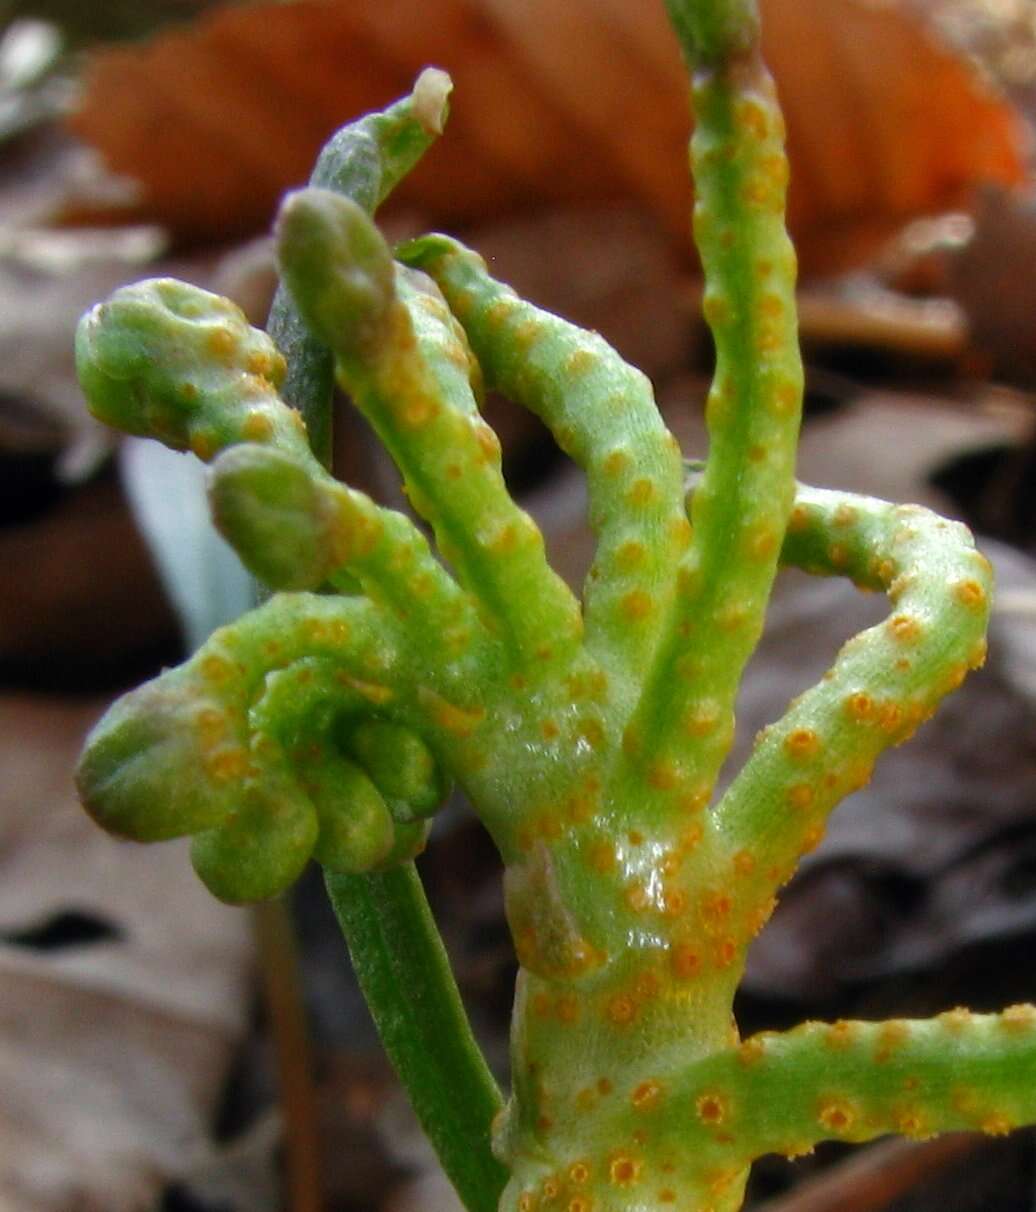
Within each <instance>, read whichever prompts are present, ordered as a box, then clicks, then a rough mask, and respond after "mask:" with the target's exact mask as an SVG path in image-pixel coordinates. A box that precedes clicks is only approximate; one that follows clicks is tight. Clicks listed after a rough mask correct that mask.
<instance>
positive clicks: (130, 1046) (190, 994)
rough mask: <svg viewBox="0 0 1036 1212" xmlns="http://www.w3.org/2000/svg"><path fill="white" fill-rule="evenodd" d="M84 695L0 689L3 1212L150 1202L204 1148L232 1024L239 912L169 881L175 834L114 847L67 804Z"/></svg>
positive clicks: (243, 972) (174, 867)
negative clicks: (150, 844)
mask: <svg viewBox="0 0 1036 1212" xmlns="http://www.w3.org/2000/svg"><path fill="white" fill-rule="evenodd" d="M101 707H102V704H99V703H93V702H87V703H82V702H80V703H76V702H69V701H66V700H60V699H49V698H45V697H42V696H30V695H23V696H8V697H6V698H2V699H0V738H2V739H0V766H2V767H3V770H4V780H3V785H2V788H0V990H2V995H0V1207H2V1208H4V1209H5V1212H7V1210H8V1209H10V1210H11V1212H67V1210H68V1209H69V1208H77V1209H82V1210H83V1212H91V1210H93V1209H97V1210H98V1212H99V1210H100V1209H102V1208H103V1209H104V1210H105V1212H123V1210H124V1212H132V1210H133V1209H137V1208H142V1207H148V1206H150V1205H151V1203H152V1202H153V1201H154V1199H155V1197H156V1196H157V1194H158V1192H159V1190H160V1189H161V1186H162V1183H163V1181H164V1180H166V1179H168V1178H171V1177H175V1176H179V1175H181V1174H183V1173H184V1172H186V1171H187V1170H189V1169H191V1168H192V1167H193V1166H194V1165H195V1164H197V1163H198V1161H199V1160H200V1159H201V1158H202V1157H204V1156H205V1155H206V1153H207V1152H208V1150H209V1146H208V1136H209V1131H208V1128H209V1120H210V1117H211V1115H212V1113H213V1108H214V1104H215V1100H216V1099H217V1097H218V1095H219V1092H220V1089H221V1085H222V1082H223V1079H224V1077H225V1074H226V1071H227V1066H228V1064H229V1060H230V1058H231V1055H232V1047H233V1043H234V1041H235V1040H236V1039H237V1038H238V1037H239V1036H240V1034H241V1033H242V1030H243V1027H244V1018H245V1011H246V1006H247V1002H246V996H245V995H246V990H247V969H248V965H249V954H250V942H249V933H248V924H247V918H246V917H245V916H244V915H243V914H241V913H240V912H235V911H234V910H231V909H227V908H226V907H225V906H221V905H218V904H217V903H216V902H215V901H213V899H212V898H211V897H210V896H208V895H207V894H206V893H205V891H204V890H203V889H202V888H201V887H199V886H197V885H196V884H192V883H191V881H189V880H186V879H185V878H184V865H185V856H184V854H183V848H182V846H181V845H179V844H178V843H174V844H173V845H172V846H159V847H154V848H148V849H147V850H146V851H143V850H141V851H140V852H139V853H136V852H135V853H134V854H133V855H132V856H130V855H128V854H127V853H126V845H125V844H124V843H123V844H120V843H118V842H115V841H113V840H112V839H111V838H108V837H106V836H105V835H104V834H102V833H101V832H100V831H99V830H98V829H97V828H96V826H95V825H94V824H93V823H92V822H91V821H90V820H89V819H88V818H87V817H86V815H85V814H84V813H83V811H82V809H81V808H80V807H79V805H78V803H77V802H76V799H75V794H74V791H73V788H72V783H71V771H72V765H73V763H74V760H75V755H76V754H77V752H78V750H79V747H80V745H81V743H82V737H83V735H84V733H85V731H86V728H87V726H88V725H89V724H90V723H92V722H93V720H94V718H96V716H97V715H98V714H99V713H100V710H101ZM131 857H132V860H133V861H132V862H131V861H130V858H131ZM73 915H74V916H73ZM62 917H64V920H65V921H66V922H67V921H69V920H73V921H77V922H80V923H87V924H91V923H92V925H93V929H94V934H93V938H92V941H91V939H90V938H89V937H83V938H81V940H80V941H79V942H78V943H76V942H75V940H74V938H69V937H66V939H65V945H62V946H54V945H53V940H54V936H55V934H56V933H57V930H56V925H55V924H56V923H60V921H61V920H62ZM48 935H49V936H50V938H51V944H52V945H51V946H49V947H44V946H41V940H42V939H44V938H45V937H47V936H48Z"/></svg>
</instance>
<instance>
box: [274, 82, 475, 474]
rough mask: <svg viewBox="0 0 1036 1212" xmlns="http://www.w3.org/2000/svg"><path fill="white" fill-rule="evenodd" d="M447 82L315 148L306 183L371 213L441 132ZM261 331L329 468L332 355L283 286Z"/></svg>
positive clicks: (423, 88)
mask: <svg viewBox="0 0 1036 1212" xmlns="http://www.w3.org/2000/svg"><path fill="white" fill-rule="evenodd" d="M451 87H452V85H451V84H450V80H449V77H448V76H447V75H446V74H445V73H444V72H440V71H437V70H436V69H434V68H431V69H428V70H427V71H425V72H423V73H422V74H421V76H420V77H418V80H417V83H416V84H415V85H414V91H413V93H412V94H411V95H410V96H409V97H404V98H403V99H402V100H400V101H397V102H396V104H395V105H392V106H390V107H389V108H388V109H387V110H385V111H384V112H383V113H372V114H367V115H366V116H365V117H363V118H360V119H359V120H358V121H357V122H353V123H350V124H349V125H348V126H344V127H343V128H342V129H341V130H340V131H339V132H338V133H337V134H336V135H335V136H334V137H333V138H332V139H331V140H330V142H329V143H328V144H327V146H326V147H325V148H324V150H323V151H322V152H321V153H320V158H319V159H318V160H317V163H316V166H315V168H314V169H313V174H312V176H311V177H310V184H311V185H316V186H319V187H320V188H322V189H331V190H334V191H335V192H336V193H340V194H344V195H345V196H346V197H348V198H351V199H352V200H353V201H354V202H356V203H357V205H359V206H362V207H363V209H364V210H366V211H367V212H368V213H369V214H373V213H374V211H375V209H376V208H377V207H378V205H379V204H380V203H381V202H383V201H384V200H385V198H387V197H388V195H389V194H390V193H391V192H392V190H393V189H394V188H395V187H396V185H398V184H399V182H400V181H401V180H402V179H403V177H405V176H406V174H407V173H408V172H409V171H410V169H411V168H413V167H414V165H415V164H416V163H417V161H418V160H420V158H421V156H422V155H423V154H424V153H425V151H426V150H427V149H428V148H429V147H430V146H431V144H432V143H433V142H434V140H435V138H436V136H438V135H439V134H441V133H442V129H443V124H444V123H445V121H446V115H447V112H448V106H447V97H448V96H449V92H450V88H451ZM267 330H268V331H269V334H270V336H271V337H272V338H273V340H274V342H275V343H276V345H277V348H278V349H279V350H280V351H281V353H282V354H283V355H284V357H285V359H286V360H287V363H288V377H287V379H286V380H285V383H284V398H285V399H286V400H287V402H288V403H289V404H291V405H292V406H293V407H294V408H297V409H298V410H299V411H300V412H301V413H302V417H303V419H304V420H305V422H306V429H307V431H308V433H309V441H310V445H311V446H312V448H313V452H314V454H315V455H316V456H317V458H318V459H319V460H320V461H321V463H323V464H324V465H325V466H326V467H330V465H331V391H332V388H333V387H334V359H333V357H332V355H331V352H330V350H329V349H328V348H327V346H326V345H324V343H323V342H322V341H318V340H317V339H316V338H315V337H314V336H313V335H312V333H311V332H310V330H309V329H308V328H307V327H306V325H305V324H304V323H303V321H302V317H301V316H300V315H299V310H298V308H297V307H296V306H295V303H294V301H293V300H292V298H291V295H290V294H289V293H288V291H287V290H286V289H285V287H284V286H283V285H282V286H280V287H279V288H278V291H277V294H276V296H275V297H274V300H273V306H272V307H271V308H270V319H269V323H268V325H267Z"/></svg>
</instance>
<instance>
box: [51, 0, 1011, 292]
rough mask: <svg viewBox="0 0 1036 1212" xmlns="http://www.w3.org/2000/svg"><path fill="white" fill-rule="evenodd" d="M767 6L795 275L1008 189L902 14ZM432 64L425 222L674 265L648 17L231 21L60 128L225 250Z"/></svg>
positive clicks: (959, 72)
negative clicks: (578, 212)
mask: <svg viewBox="0 0 1036 1212" xmlns="http://www.w3.org/2000/svg"><path fill="white" fill-rule="evenodd" d="M763 8H764V10H765V11H764V19H765V29H766V36H765V42H766V53H767V57H768V59H769V61H770V63H771V65H772V67H773V70H774V74H775V75H776V77H777V80H778V82H779V85H780V89H781V93H782V97H783V101H784V105H785V108H786V111H787V116H788V127H789V147H790V151H791V156H792V162H793V185H792V198H791V220H792V226H793V228H794V230H795V233H796V236H797V238H798V241H799V245H800V251H801V253H802V259H803V262H804V264H805V266H806V267H807V268H814V269H830V268H836V267H844V266H846V265H848V264H852V263H858V262H859V261H860V260H862V259H865V258H866V256H867V255H868V254H869V253H870V252H871V250H872V249H873V247H874V246H875V243H876V242H877V241H879V240H881V239H883V238H885V237H886V236H887V235H888V234H889V233H890V232H891V231H893V230H895V228H896V227H898V226H899V225H900V223H901V222H902V221H903V220H904V219H906V218H908V217H910V216H912V215H916V214H918V213H924V212H931V211H934V210H937V209H940V208H942V207H945V206H947V205H951V204H955V203H958V202H959V201H960V200H961V197H962V195H963V194H964V193H965V192H966V191H967V190H968V188H969V187H970V186H971V185H973V184H974V183H975V182H976V181H989V180H992V181H997V182H1001V183H1014V182H1016V181H1017V180H1018V179H1019V178H1020V176H1021V173H1022V167H1021V166H1022V151H1021V148H1022V136H1021V133H1020V127H1019V123H1018V120H1017V119H1016V117H1015V115H1014V114H1013V112H1012V111H1011V110H1010V109H1009V108H1008V107H1007V106H1006V105H1005V104H1004V103H1002V102H1000V101H999V100H997V99H996V98H995V97H994V96H993V95H992V94H991V93H990V92H988V91H987V88H986V86H985V85H984V84H983V83H982V82H981V81H980V80H979V78H978V76H977V74H976V73H975V71H974V70H973V68H972V67H971V66H970V65H969V64H968V63H966V62H965V61H964V60H962V59H960V58H957V57H955V55H954V54H953V53H952V52H950V51H949V50H948V49H946V48H945V47H944V46H940V45H938V44H937V43H936V42H935V40H934V39H933V37H932V36H931V34H930V32H929V31H927V30H926V29H925V27H924V25H923V23H922V21H921V20H920V19H919V17H918V16H917V15H916V13H915V12H913V11H907V9H906V8H904V7H899V6H897V5H891V4H887V3H883V4H878V5H876V4H874V3H873V0H763ZM428 62H434V63H438V64H440V65H441V66H443V67H445V68H447V69H448V70H449V71H450V72H451V73H452V74H453V76H454V78H455V81H456V85H457V92H456V103H455V106H454V115H453V118H452V120H451V123H450V128H449V135H448V137H447V138H446V139H445V140H443V142H442V145H441V146H440V147H439V148H438V149H437V150H436V151H435V153H434V155H433V156H432V157H430V163H428V164H426V165H423V166H422V167H420V168H419V169H418V170H417V172H416V173H415V174H414V176H413V178H412V180H411V181H409V182H408V183H407V185H406V186H405V187H404V189H403V191H402V196H403V198H404V199H409V201H410V202H411V203H412V204H417V205H418V206H419V207H420V208H421V209H422V210H423V211H424V212H426V213H427V214H428V215H429V217H430V218H431V219H432V220H434V221H436V222H439V223H453V224H458V223H463V222H465V221H467V220H470V219H472V218H475V217H477V216H483V215H485V214H486V213H487V212H489V211H495V212H499V213H507V212H514V211H517V210H520V209H522V208H523V207H525V206H527V205H528V204H531V203H550V204H553V203H557V202H565V201H573V200H577V199H578V200H586V199H600V198H608V197H617V196H625V197H634V198H636V199H638V200H639V201H640V202H641V203H643V204H644V205H646V206H647V207H648V208H649V209H650V210H651V211H652V212H654V213H655V215H656V216H657V217H658V218H659V220H660V221H661V222H662V224H663V225H664V226H665V227H666V229H667V230H668V231H669V232H670V233H671V234H672V235H673V237H674V238H675V239H677V240H679V241H680V242H681V243H682V244H684V245H686V229H687V213H688V205H689V194H688V187H687V185H686V183H685V180H684V176H683V174H682V173H681V172H680V171H679V170H678V168H677V167H676V166H677V165H679V164H680V163H681V162H682V160H683V155H684V151H683V149H684V143H685V139H686V126H687V121H686V117H685V97H686V86H685V82H684V76H683V70H682V68H681V66H680V63H679V58H678V54H677V51H676V47H675V45H674V43H673V40H672V37H671V35H670V33H669V31H668V29H667V27H666V24H665V18H664V14H663V6H662V5H661V4H658V3H651V4H640V3H633V2H632V0H567V3H565V4H563V5H559V4H557V3H556V0H379V2H378V3H377V4H365V3H360V2H359V0H300V2H298V3H294V4H288V5H286V4H271V3H261V4H256V5H249V6H246V7H244V8H236V7H231V8H227V9H223V10H219V11H217V12H215V13H213V14H212V15H211V16H209V17H207V18H205V19H204V20H202V21H200V22H199V23H198V24H197V25H196V26H195V27H193V28H191V29H188V30H177V31H174V32H172V33H170V34H167V35H165V36H163V37H161V38H159V39H157V40H156V41H154V42H153V43H152V44H151V45H150V46H147V47H144V48H134V49H133V50H125V49H112V50H108V51H106V52H104V53H102V54H99V55H97V56H96V57H95V58H94V60H93V61H92V64H91V66H90V68H89V70H88V72H87V76H86V81H85V86H84V92H83V98H82V102H81V104H80V106H79V109H78V111H77V113H76V114H75V116H74V117H73V119H72V121H73V126H74V129H75V130H76V131H78V133H79V134H80V135H81V136H82V137H83V138H85V139H86V140H88V141H89V142H90V143H92V144H93V145H94V146H95V147H97V148H98V149H99V150H100V151H101V152H102V153H103V155H104V157H105V160H106V162H107V164H108V166H109V167H110V168H111V169H112V170H114V171H115V172H116V173H120V174H126V175H128V176H131V177H133V178H135V179H136V180H137V181H139V182H140V184H141V188H142V194H141V197H140V201H139V205H138V206H137V208H136V209H135V210H134V211H133V212H132V213H133V217H135V218H143V217H146V218H148V219H153V220H158V221H160V222H162V223H164V224H166V225H168V226H169V227H170V228H171V229H172V230H174V231H176V232H177V233H179V234H180V235H181V236H182V237H184V238H187V239H213V238H216V239H225V238H226V237H227V236H228V235H231V234H237V235H240V234H242V233H245V232H251V231H255V230H258V229H261V228H262V227H264V226H265V225H266V224H267V223H268V221H269V219H270V216H271V213H272V210H273V208H274V206H275V203H276V199H277V196H278V195H279V193H280V192H281V191H282V190H283V189H285V188H286V187H288V186H290V185H293V184H297V183H299V182H301V181H303V180H305V178H306V175H307V173H308V169H309V165H310V164H311V163H312V160H313V157H314V155H315V153H316V151H317V148H318V147H319V145H320V143H321V141H322V140H323V139H324V138H325V137H326V136H327V135H328V134H329V133H330V131H331V130H332V129H333V128H334V127H335V126H336V125H337V124H339V123H340V122H341V121H343V120H344V119H345V118H347V117H349V116H350V115H353V114H356V113H359V112H362V111H364V110H365V109H369V108H371V107H374V106H377V105H381V104H383V103H384V102H385V101H386V100H387V99H388V98H391V97H393V96H396V95H398V94H400V93H401V92H403V91H404V90H405V89H406V88H407V87H408V86H409V84H410V82H411V80H412V79H413V77H414V75H415V73H416V72H417V70H418V69H419V68H420V67H422V66H423V65H424V64H426V63H428ZM73 210H74V208H73ZM85 213H86V214H88V215H89V214H92V216H93V217H96V211H93V212H91V211H90V208H86V212H85ZM78 217H79V218H83V217H84V213H83V211H80V213H79V215H78ZM122 217H123V218H125V217H126V216H125V212H123V214H122Z"/></svg>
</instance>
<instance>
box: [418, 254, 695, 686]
mask: <svg viewBox="0 0 1036 1212" xmlns="http://www.w3.org/2000/svg"><path fill="white" fill-rule="evenodd" d="M402 255H403V257H404V259H406V260H408V261H409V262H411V263H413V264H417V265H419V266H420V267H421V268H423V269H425V270H426V271H427V272H428V273H430V274H431V275H432V276H433V277H434V278H435V279H436V281H437V282H438V284H439V286H440V288H441V289H442V291H443V293H444V294H445V296H446V298H447V300H448V301H449V302H450V303H451V304H456V302H458V301H459V300H460V299H463V300H464V306H463V313H462V322H463V324H464V326H465V329H466V331H467V334H468V337H469V340H470V341H471V345H472V347H473V349H474V351H475V353H476V354H477V356H478V359H479V361H480V363H481V365H482V367H483V369H484V371H485V374H486V377H487V380H488V382H489V383H490V384H491V385H493V386H495V387H497V388H498V389H499V390H501V391H502V392H503V393H504V394H505V395H507V396H509V397H510V398H511V399H513V400H515V401H517V402H518V403H520V404H523V405H524V406H525V407H527V408H529V409H530V410H531V411H533V412H535V413H536V414H537V415H538V416H540V417H541V418H542V419H543V421H544V422H545V423H546V425H547V426H548V427H549V428H550V429H551V431H552V432H553V433H554V435H555V437H556V438H557V439H558V442H559V444H560V445H561V447H562V449H563V450H565V452H566V453H567V454H569V455H570V456H571V457H572V458H573V459H574V460H575V462H576V463H577V464H578V465H579V466H580V467H582V468H583V470H584V471H585V472H586V474H587V478H588V484H589V494H590V522H591V525H592V527H593V529H594V531H595V534H596V536H597V551H596V554H595V558H594V563H593V566H592V568H591V570H590V574H589V577H588V578H587V581H586V584H585V586H584V593H583V605H584V613H585V618H586V644H587V649H588V651H590V652H591V653H592V654H593V655H594V656H595V657H596V658H597V659H598V660H599V661H600V662H601V664H602V666H603V667H604V668H605V669H607V670H609V671H610V672H612V673H614V674H616V675H617V676H618V677H619V678H620V679H621V680H623V681H626V682H629V681H633V682H637V681H639V678H640V676H641V673H642V670H643V668H644V665H645V663H646V662H647V661H648V660H649V659H650V658H651V656H652V655H653V653H654V651H655V647H656V644H657V637H658V622H659V620H660V619H664V618H665V617H666V615H667V614H668V612H669V610H670V607H671V602H672V596H673V592H674V588H675V575H676V567H677V564H678V563H679V560H680V558H681V557H682V555H683V553H684V552H685V551H686V549H687V546H688V543H689V541H690V526H689V524H688V521H687V518H686V516H685V514H684V510H683V507H682V504H681V502H680V499H679V498H680V495H681V487H680V482H681V478H682V472H681V463H680V451H679V447H678V446H677V444H676V441H675V439H674V438H673V436H672V435H671V434H670V433H669V432H668V430H667V429H666V428H665V425H664V424H663V422H662V419H661V417H660V416H659V414H658V410H657V408H656V407H655V403H654V399H653V397H652V392H651V386H650V384H649V383H648V381H647V379H646V378H645V377H644V376H643V375H642V374H641V373H640V372H639V371H636V370H633V369H632V368H630V367H629V366H627V365H626V364H625V363H624V362H623V361H622V360H621V359H620V358H619V357H618V355H617V354H616V353H615V351H614V350H612V349H611V348H610V347H609V346H608V345H607V344H606V343H605V342H604V341H603V340H601V338H600V337H599V336H598V335H597V334H595V333H588V332H584V331H582V330H580V329H579V328H577V327H576V326H575V325H572V324H570V323H568V322H566V321H564V320H561V319H559V318H558V317H557V316H554V315H551V314H550V313H549V312H545V311H542V310H540V309H538V308H536V307H534V306H532V305H531V304H529V303H526V302H524V301H522V300H520V299H518V298H517V296H515V295H514V293H513V292H512V291H511V290H510V288H508V287H506V286H503V285H501V284H500V283H498V282H496V281H494V280H493V279H492V278H491V277H490V276H489V275H488V274H487V273H486V271H485V266H484V263H483V262H482V260H481V258H479V257H477V256H476V255H475V254H473V253H470V252H469V251H468V250H466V249H464V248H463V246H461V245H459V244H458V243H456V242H455V241H452V240H448V239H446V238H445V237H438V236H435V237H429V238H427V239H424V240H419V241H416V242H414V244H412V245H409V246H407V247H406V248H404V249H403V250H402Z"/></svg>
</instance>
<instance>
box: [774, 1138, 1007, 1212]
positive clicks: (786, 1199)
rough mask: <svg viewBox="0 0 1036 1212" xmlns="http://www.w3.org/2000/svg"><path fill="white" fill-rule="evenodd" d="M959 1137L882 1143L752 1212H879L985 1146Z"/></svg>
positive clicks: (980, 1140)
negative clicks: (877, 1211) (878, 1211)
mask: <svg viewBox="0 0 1036 1212" xmlns="http://www.w3.org/2000/svg"><path fill="white" fill-rule="evenodd" d="M982 1143H983V1142H982V1138H981V1137H980V1136H977V1135H974V1134H972V1133H968V1132H955V1133H951V1134H949V1135H947V1136H939V1137H936V1138H934V1139H933V1140H926V1141H913V1140H903V1139H895V1140H888V1141H883V1142H881V1143H880V1144H877V1145H874V1146H872V1147H871V1148H869V1149H865V1150H863V1151H862V1152H859V1153H854V1154H852V1155H851V1156H850V1157H849V1158H848V1159H847V1160H845V1161H843V1162H840V1163H839V1164H837V1165H835V1166H832V1167H831V1168H830V1169H829V1170H825V1171H824V1172H823V1173H822V1174H820V1175H818V1176H817V1177H816V1178H812V1179H809V1180H807V1181H806V1182H804V1183H802V1184H800V1185H799V1186H798V1187H796V1188H795V1190H794V1191H792V1192H790V1193H789V1194H788V1195H782V1196H780V1197H779V1198H777V1199H771V1200H767V1201H766V1203H764V1204H759V1205H757V1206H756V1208H755V1209H753V1212H876V1210H877V1209H879V1208H885V1207H887V1206H888V1204H889V1203H891V1201H892V1200H893V1199H895V1198H896V1197H897V1196H899V1195H902V1194H903V1193H904V1192H907V1191H910V1190H912V1189H913V1188H914V1187H916V1186H919V1185H920V1184H921V1183H922V1182H923V1181H924V1180H925V1179H927V1178H929V1177H930V1176H931V1175H933V1174H935V1173H938V1172H939V1171H940V1170H943V1169H945V1168H946V1167H947V1166H949V1165H951V1164H952V1163H953V1162H955V1161H957V1160H958V1159H960V1158H962V1157H965V1156H966V1155H967V1154H968V1153H971V1152H972V1151H973V1150H975V1149H976V1148H978V1147H979V1146H980V1145H981V1144H982Z"/></svg>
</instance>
